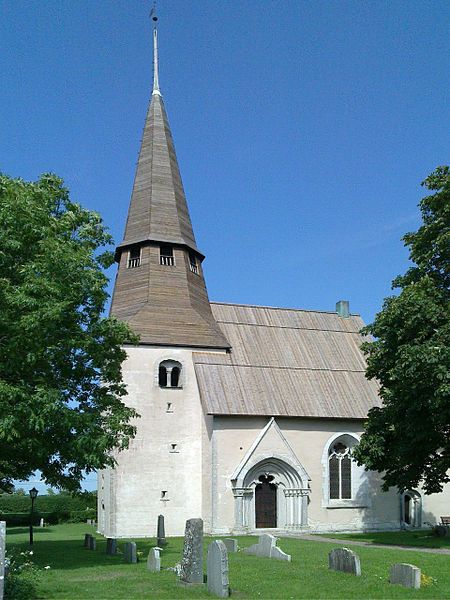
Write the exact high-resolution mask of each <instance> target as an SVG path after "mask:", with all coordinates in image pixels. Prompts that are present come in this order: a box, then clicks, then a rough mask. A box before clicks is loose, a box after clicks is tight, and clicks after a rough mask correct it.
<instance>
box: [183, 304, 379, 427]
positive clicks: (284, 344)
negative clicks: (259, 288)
mask: <svg viewBox="0 0 450 600" xmlns="http://www.w3.org/2000/svg"><path fill="white" fill-rule="evenodd" d="M211 307H212V312H213V315H214V317H215V319H216V321H217V322H218V324H219V325H220V327H221V329H222V331H223V333H224V335H225V336H226V338H227V339H228V341H229V342H230V344H231V352H230V353H229V354H219V353H208V352H196V353H194V363H195V372H196V375H197V380H198V384H199V388H200V394H201V397H202V401H203V402H204V405H205V408H206V411H207V412H208V413H210V414H223V415H267V416H302V417H323V418H353V419H364V418H365V417H366V416H367V412H368V410H369V409H370V408H371V407H372V406H379V405H380V400H379V397H378V386H377V383H376V382H374V381H368V380H367V379H366V378H365V374H364V372H365V360H364V356H363V354H362V352H361V350H360V345H361V343H362V341H363V338H362V336H361V335H360V334H359V331H360V329H361V327H362V326H363V322H362V320H361V318H360V317H359V316H358V315H351V316H350V317H348V318H343V317H340V316H339V315H338V314H336V313H331V312H319V311H303V310H292V309H283V308H271V307H264V306H246V305H237V304H221V303H212V304H211Z"/></svg>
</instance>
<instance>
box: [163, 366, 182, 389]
mask: <svg viewBox="0 0 450 600" xmlns="http://www.w3.org/2000/svg"><path fill="white" fill-rule="evenodd" d="M158 383H159V387H163V388H180V387H181V364H180V363H179V362H178V361H176V360H163V361H162V362H161V363H160V364H159V368H158Z"/></svg>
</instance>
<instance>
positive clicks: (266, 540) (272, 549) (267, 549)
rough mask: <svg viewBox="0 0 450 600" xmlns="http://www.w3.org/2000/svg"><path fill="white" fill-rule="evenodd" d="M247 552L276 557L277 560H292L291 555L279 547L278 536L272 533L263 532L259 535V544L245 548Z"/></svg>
mask: <svg viewBox="0 0 450 600" xmlns="http://www.w3.org/2000/svg"><path fill="white" fill-rule="evenodd" d="M244 552H245V554H254V555H255V556H263V557H265V558H276V559H277V560H287V561H288V562H290V561H291V555H290V554H286V553H285V552H283V550H280V548H277V538H276V537H275V536H273V535H270V533H263V534H262V535H260V536H259V540H258V543H257V544H253V546H249V547H248V548H245V549H244Z"/></svg>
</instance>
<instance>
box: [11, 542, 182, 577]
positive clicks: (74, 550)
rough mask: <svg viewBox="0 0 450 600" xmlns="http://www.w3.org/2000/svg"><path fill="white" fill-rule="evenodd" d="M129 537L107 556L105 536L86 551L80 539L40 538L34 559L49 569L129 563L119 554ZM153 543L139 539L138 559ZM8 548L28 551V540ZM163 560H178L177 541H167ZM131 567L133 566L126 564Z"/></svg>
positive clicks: (12, 551)
mask: <svg viewBox="0 0 450 600" xmlns="http://www.w3.org/2000/svg"><path fill="white" fill-rule="evenodd" d="M126 541H128V540H123V541H122V540H118V550H119V553H118V554H116V555H114V556H110V555H109V554H106V539H105V538H97V549H96V550H88V549H87V548H85V547H84V545H83V540H39V541H38V542H35V543H34V544H33V547H32V550H33V562H34V563H35V564H36V565H37V566H39V567H45V566H47V565H50V567H51V568H52V569H64V570H71V569H84V568H88V567H99V566H105V565H108V566H113V565H120V564H124V565H127V564H128V565H129V563H126V562H125V560H124V556H123V554H122V552H123V547H124V545H125V542H126ZM153 546H156V541H155V540H152V539H145V540H138V541H137V551H138V555H139V553H141V555H140V556H139V562H146V560H147V556H148V553H149V550H150V548H151V547H153ZM8 549H9V550H10V551H11V553H12V554H14V553H17V552H23V551H25V550H30V549H31V548H30V546H29V544H28V543H27V542H20V543H11V544H8ZM164 556H165V561H166V562H167V563H168V564H175V563H176V562H179V560H180V558H181V556H180V547H179V544H176V545H175V546H171V544H170V543H169V544H168V545H167V546H166V547H165V549H164ZM129 566H132V565H129Z"/></svg>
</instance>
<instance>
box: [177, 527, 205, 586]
mask: <svg viewBox="0 0 450 600" xmlns="http://www.w3.org/2000/svg"><path fill="white" fill-rule="evenodd" d="M180 580H181V581H182V582H184V583H203V521H202V519H188V520H187V521H186V531H185V533H184V548H183V558H182V559H181V570H180Z"/></svg>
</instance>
